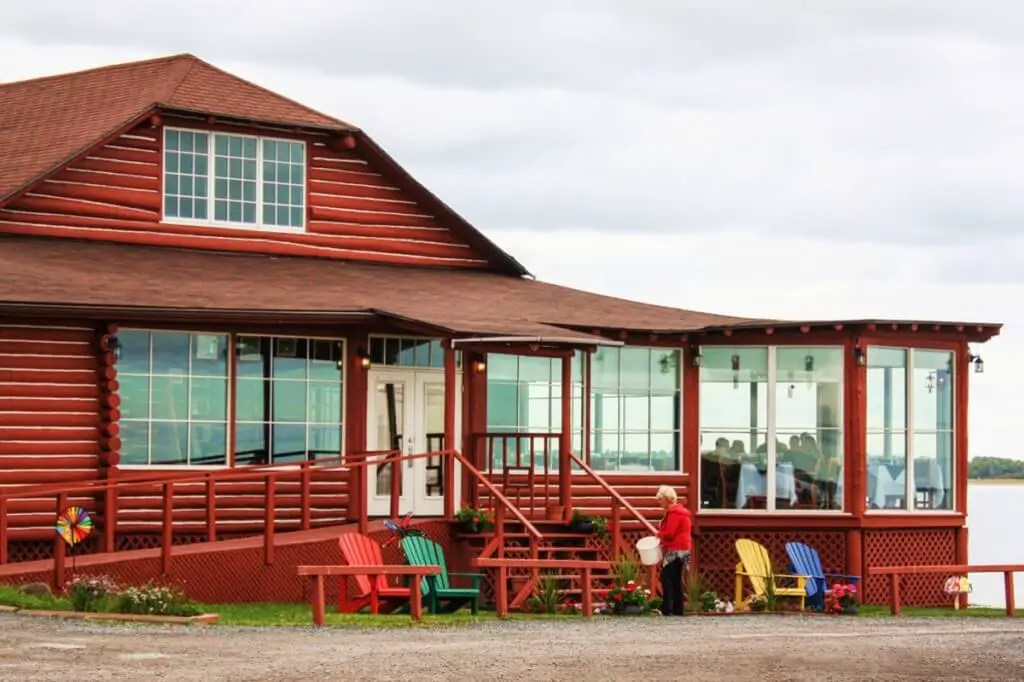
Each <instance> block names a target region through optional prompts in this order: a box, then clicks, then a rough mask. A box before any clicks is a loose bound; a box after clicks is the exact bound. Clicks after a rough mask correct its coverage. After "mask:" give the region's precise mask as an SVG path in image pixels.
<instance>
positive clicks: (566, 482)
mask: <svg viewBox="0 0 1024 682" xmlns="http://www.w3.org/2000/svg"><path fill="white" fill-rule="evenodd" d="M572 358H573V356H572V354H571V353H570V354H567V355H564V356H562V434H561V438H560V439H559V442H558V501H559V504H561V505H562V506H563V507H564V508H565V511H566V514H568V512H569V509H570V508H571V507H572V464H571V460H570V459H569V452H570V451H571V450H572Z"/></svg>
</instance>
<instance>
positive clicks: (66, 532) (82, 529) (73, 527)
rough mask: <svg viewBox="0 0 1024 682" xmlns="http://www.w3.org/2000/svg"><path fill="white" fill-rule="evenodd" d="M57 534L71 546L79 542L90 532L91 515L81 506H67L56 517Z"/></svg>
mask: <svg viewBox="0 0 1024 682" xmlns="http://www.w3.org/2000/svg"><path fill="white" fill-rule="evenodd" d="M56 530H57V535H59V536H61V537H62V538H64V542H66V543H68V544H69V545H71V546H72V547H74V546H75V545H77V544H79V543H80V542H82V541H83V540H85V539H86V538H87V537H89V533H91V532H92V517H91V516H89V512H87V511H85V510H84V509H82V508H81V507H68V508H67V509H65V510H64V511H63V513H61V515H60V516H58V517H57V526H56Z"/></svg>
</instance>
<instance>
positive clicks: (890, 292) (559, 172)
mask: <svg viewBox="0 0 1024 682" xmlns="http://www.w3.org/2000/svg"><path fill="white" fill-rule="evenodd" d="M627 8H628V9H627ZM311 18H313V19H312V20H311ZM225 27H229V30H225ZM1022 32H1024V5H1022V6H1018V5H1016V4H1013V3H1007V2H998V1H997V0H976V2H972V3H959V2H952V1H950V2H942V1H940V0H931V1H929V2H924V1H922V0H904V1H903V2H900V3H897V4H893V3H891V2H883V1H882V0H864V1H862V2H857V3H848V2H842V3H841V2H833V3H811V4H809V3H807V2H803V1H800V2H797V1H795V0H793V1H787V0H778V2H773V3H764V2H763V1H762V0H747V1H746V2H741V1H739V0H719V1H717V2H706V1H705V2H700V1H697V0H694V1H685V0H672V1H669V0H661V1H655V0H651V1H650V2H645V3H643V4H640V5H636V6H634V7H631V8H630V7H629V5H628V4H626V3H622V2H619V1H617V0H616V1H612V0H562V1H561V2H559V3H557V4H556V3H542V2H540V1H539V0H537V1H536V2H534V1H526V0H524V1H521V2H518V3H512V4H509V3H504V4H502V3H480V2H478V1H477V0H458V1H457V0H443V1H442V0H436V1H435V2H431V3H411V2H408V1H406V0H403V1H401V2H399V1H397V0H377V2H374V3H365V2H341V1H337V0H324V1H321V2H315V1H313V0H293V2H292V3H291V4H290V5H289V11H288V12H281V11H280V5H279V4H273V3H269V2H261V1H259V0H256V1H254V2H249V3H244V4H243V3H238V2H227V1H226V0H225V1H220V2H211V1H204V2H201V3H200V2H198V0H179V1H178V2H177V3H175V5H174V9H173V11H169V10H168V9H167V8H163V7H157V6H155V5H153V6H150V5H146V4H142V5H139V4H138V3H136V2H134V1H131V2H129V0H108V1H107V2H105V3H104V9H103V11H96V8H95V7H94V6H92V5H89V4H88V3H85V4H83V3H78V2H70V1H61V0H36V2H33V3H31V4H28V5H18V6H12V7H10V8H7V9H6V10H5V17H4V24H3V26H0V79H2V80H13V79H18V78H25V77H31V76H37V75H43V74H48V73H57V72H61V71H67V70H71V69H77V68H87V67H90V66H96V65H100V64H105V63H112V62H118V61H125V60H129V59H137V58H143V57H150V56H157V55H161V54H167V53H173V52H181V51H192V52H195V53H196V54H198V55H199V56H200V57H202V58H205V59H207V60H209V61H211V62H213V63H215V64H216V65H218V66H221V67H222V68H225V69H227V70H229V71H233V72H235V73H238V74H239V75H241V76H243V77H246V78H249V79H251V80H254V81H257V82H259V83H260V84H262V85H265V86H267V87H270V88H271V89H275V90H278V91H280V92H282V93H283V94H286V95H288V96H290V97H293V98H295V99H298V100H300V101H303V102H305V103H307V104H309V105H311V106H314V107H316V108H319V109H321V110H323V111H326V112H328V113H330V114H333V115H336V116H338V117H340V118H342V119H345V120H349V121H352V122H354V123H356V124H358V125H360V126H362V127H363V128H364V129H366V130H367V132H369V134H371V135H372V136H373V137H374V138H375V139H376V140H378V142H380V143H381V144H382V145H383V146H384V147H385V148H386V149H387V150H388V151H389V152H390V153H392V154H393V155H394V156H395V157H396V158H397V159H398V161H399V162H400V163H402V164H403V165H405V166H406V167H407V168H408V169H409V170H410V171H411V172H412V173H413V174H414V175H415V176H417V177H418V178H419V179H420V180H421V181H422V182H424V184H426V185H427V186H428V187H430V188H431V189H433V190H434V191H436V192H437V193H438V194H439V195H440V196H441V197H442V198H443V199H444V200H445V201H447V202H448V203H449V204H450V205H452V206H453V207H454V208H455V209H456V210H457V211H459V212H460V213H462V214H463V215H464V216H466V217H467V218H468V219H469V220H471V221H472V222H473V223H474V224H476V225H477V226H478V227H480V228H481V229H482V230H484V231H485V232H486V233H487V234H488V235H489V236H491V237H492V238H493V239H495V240H496V241H497V242H499V243H500V244H501V245H503V246H505V247H507V248H508V249H509V250H510V251H512V253H513V254H514V255H516V256H517V257H518V258H519V259H520V260H521V261H523V262H524V263H525V264H526V265H527V266H528V267H530V268H531V269H532V270H534V271H535V272H536V273H537V274H538V275H540V276H541V277H543V278H544V279H548V280H552V281H557V282H560V283H564V284H568V285H572V286H579V287H583V288H590V289H595V290H599V291H602V292H605V293H610V294H617V295H624V296H630V297H635V298H640V299H644V300H650V301H654V302H659V303H665V304H669V305H677V306H681V307H692V308H698V309H705V310H713V311H719V312H728V313H735V314H742V315H762V316H769V317H789V318H837V317H889V316H892V317H908V318H940V319H948V318H954V319H968V320H979V319H980V320H983V321H1005V322H1006V323H1007V328H1006V330H1005V331H1004V335H1003V337H1000V338H997V340H995V341H994V342H993V343H991V344H990V345H989V346H986V347H984V348H983V349H982V353H983V355H984V356H985V359H986V361H987V365H988V373H986V374H984V375H981V376H978V377H977V378H976V379H975V381H974V383H973V393H972V402H971V409H972V417H971V419H972V432H971V437H972V443H973V446H974V452H976V453H979V452H980V453H988V454H999V455H1017V453H1015V452H1007V451H1006V450H1005V449H1004V446H1003V445H1002V444H1003V443H1009V442H1014V437H1015V436H1016V430H1011V426H1012V425H1011V423H1010V421H1011V420H1012V419H1016V415H1015V413H1014V409H1013V405H1014V404H1016V402H1017V401H1016V400H1015V399H1014V398H1015V396H1014V392H1015V390H1016V386H1015V383H1014V380H1013V379H1012V376H1011V371H1010V368H1011V367H1012V366H1013V362H1014V360H1013V357H1014V354H1015V353H1019V352H1021V351H1024V337H1022V336H1021V335H1020V332H1019V331H1017V330H1018V329H1019V328H1021V325H1022V323H1024V313H1022V312H1020V310H1021V308H1020V306H1019V305H1016V302H1017V301H1019V300H1022V298H1024V276H1022V275H1021V273H1022V272H1024V238H1022V237H1019V236H1018V234H1019V229H1018V225H1020V224H1021V223H1022V222H1024V193H1022V192H1020V191H1018V189H1017V187H1016V185H1017V183H1018V182H1019V181H1018V176H1019V173H1017V172H1016V170H1017V165H1018V159H1020V158H1021V157H1022V156H1024V118H1022V117H1020V116H1019V113H1018V112H1019V111H1020V109H1021V106H1020V104H1021V102H1020V100H1021V94H1020V88H1019V87H1018V81H1019V76H1018V74H1020V73H1022V72H1024V47H1022V45H1021V43H1020V41H1019V36H1020V35H1021V33H1022ZM83 36H89V39H90V40H91V41H93V43H92V44H82V42H81V41H82V40H83ZM1017 456H1021V455H1017Z"/></svg>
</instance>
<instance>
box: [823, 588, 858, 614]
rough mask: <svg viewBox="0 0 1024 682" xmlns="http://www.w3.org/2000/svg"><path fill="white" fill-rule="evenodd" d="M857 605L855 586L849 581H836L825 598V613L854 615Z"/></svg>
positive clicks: (856, 611)
mask: <svg viewBox="0 0 1024 682" xmlns="http://www.w3.org/2000/svg"><path fill="white" fill-rule="evenodd" d="M859 607H860V602H859V600H858V599H857V586H856V585H853V584H850V583H836V584H835V585H833V586H832V591H831V592H830V593H829V594H828V596H827V597H826V598H825V613H831V614H835V615H846V616H855V615H857V613H858V612H859Z"/></svg>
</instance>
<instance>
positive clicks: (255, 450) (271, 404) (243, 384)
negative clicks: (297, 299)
mask: <svg viewBox="0 0 1024 682" xmlns="http://www.w3.org/2000/svg"><path fill="white" fill-rule="evenodd" d="M342 357H343V348H342V344H341V342H339V341H332V340H328V339H297V338H285V337H265V336H263V337H258V336H240V337H238V369H237V390H236V403H237V404H236V408H235V411H236V422H237V426H236V437H235V462H236V463H237V464H269V463H276V462H290V461H297V460H304V459H316V458H317V457H322V456H333V455H338V454H340V453H341V437H342V434H341V427H342V396H343V395H344V393H343V386H342V369H341V367H339V363H338V361H339V360H340V359H341V358H342Z"/></svg>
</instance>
